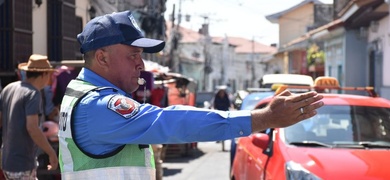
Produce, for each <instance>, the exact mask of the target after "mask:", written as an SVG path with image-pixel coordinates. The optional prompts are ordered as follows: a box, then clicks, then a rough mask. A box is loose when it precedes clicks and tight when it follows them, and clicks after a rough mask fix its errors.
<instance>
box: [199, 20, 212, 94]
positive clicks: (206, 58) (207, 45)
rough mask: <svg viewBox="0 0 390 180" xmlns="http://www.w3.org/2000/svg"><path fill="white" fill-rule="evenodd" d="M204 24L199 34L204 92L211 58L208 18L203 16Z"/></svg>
mask: <svg viewBox="0 0 390 180" xmlns="http://www.w3.org/2000/svg"><path fill="white" fill-rule="evenodd" d="M203 19H204V23H203V24H202V28H201V34H202V35H203V54H204V69H203V87H202V90H203V91H206V90H207V88H206V87H207V86H208V83H209V74H210V73H211V72H212V68H211V58H210V53H209V49H210V44H211V37H210V35H209V23H208V16H203Z"/></svg>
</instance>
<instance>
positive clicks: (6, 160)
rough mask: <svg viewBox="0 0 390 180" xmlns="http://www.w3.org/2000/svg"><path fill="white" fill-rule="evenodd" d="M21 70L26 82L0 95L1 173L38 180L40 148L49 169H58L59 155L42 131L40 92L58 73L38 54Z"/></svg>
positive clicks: (16, 83) (13, 177)
mask: <svg viewBox="0 0 390 180" xmlns="http://www.w3.org/2000/svg"><path fill="white" fill-rule="evenodd" d="M18 69H19V70H22V71H25V72H26V79H25V80H22V81H16V82H13V83H10V84H8V85H7V86H5V87H4V89H3V90H2V91H1V94H0V121H1V123H0V126H2V129H3V133H2V136H3V147H2V170H3V173H4V176H5V177H6V178H7V179H36V178H37V175H36V170H37V156H38V154H37V153H38V148H40V149H42V150H43V151H44V152H45V153H47V154H48V156H49V161H50V166H49V167H48V169H53V170H54V169H57V166H58V158H57V153H56V151H55V150H54V149H53V148H52V146H51V145H50V144H49V142H48V140H47V138H46V137H45V136H44V134H43V132H42V129H41V127H40V125H41V124H42V123H43V120H44V119H43V118H44V115H43V107H42V97H41V94H40V90H41V89H42V88H43V87H44V86H45V85H46V84H47V83H48V81H49V79H50V77H51V74H52V72H54V71H55V69H53V68H52V66H51V65H50V62H49V61H48V58H47V56H43V55H39V54H33V55H31V56H30V58H29V60H28V62H26V63H20V64H19V65H18Z"/></svg>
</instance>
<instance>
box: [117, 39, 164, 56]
mask: <svg viewBox="0 0 390 180" xmlns="http://www.w3.org/2000/svg"><path fill="white" fill-rule="evenodd" d="M123 44H127V45H131V46H136V47H140V48H143V49H144V52H145V53H157V52H160V51H162V50H163V49H164V47H165V42H164V41H161V40H156V39H149V38H139V39H137V40H135V41H133V42H124V43H123Z"/></svg>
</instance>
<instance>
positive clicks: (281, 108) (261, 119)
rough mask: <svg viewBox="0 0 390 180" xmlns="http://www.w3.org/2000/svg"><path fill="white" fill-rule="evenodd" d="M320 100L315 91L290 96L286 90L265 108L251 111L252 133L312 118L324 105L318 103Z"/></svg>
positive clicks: (320, 96) (320, 97)
mask: <svg viewBox="0 0 390 180" xmlns="http://www.w3.org/2000/svg"><path fill="white" fill-rule="evenodd" d="M322 98H323V96H322V95H318V94H317V92H315V91H311V92H307V93H301V94H292V93H291V92H290V91H288V90H286V91H284V92H282V93H280V94H279V95H277V96H275V97H274V98H273V99H272V100H271V102H270V103H269V104H268V106H266V107H265V108H263V109H259V110H253V111H252V131H253V132H258V131H261V130H264V129H267V128H276V127H286V126H290V125H292V124H295V123H297V122H299V121H302V120H304V119H307V118H310V117H313V116H314V115H316V114H317V111H316V110H317V109H318V108H320V107H322V106H323V105H324V103H323V102H322V101H320V100H321V99H322ZM301 108H302V109H301Z"/></svg>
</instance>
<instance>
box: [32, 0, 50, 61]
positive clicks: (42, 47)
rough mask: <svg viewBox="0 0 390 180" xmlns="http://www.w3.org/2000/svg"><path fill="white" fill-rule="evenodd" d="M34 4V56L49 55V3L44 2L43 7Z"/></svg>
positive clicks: (33, 2)
mask: <svg viewBox="0 0 390 180" xmlns="http://www.w3.org/2000/svg"><path fill="white" fill-rule="evenodd" d="M31 3H32V4H33V12H32V14H33V20H32V29H33V43H32V45H33V46H32V48H33V49H32V52H33V54H42V55H47V2H46V1H43V3H42V4H41V6H39V7H38V5H36V4H35V1H31Z"/></svg>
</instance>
